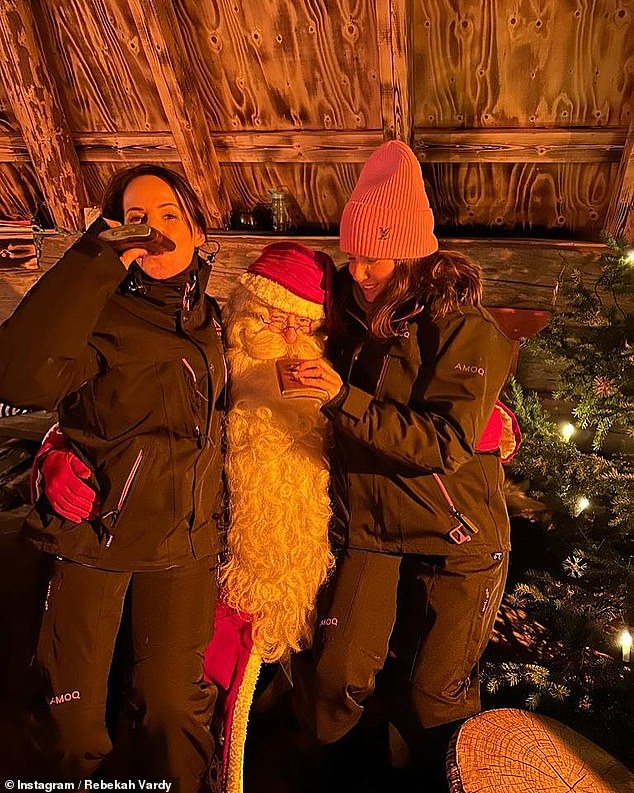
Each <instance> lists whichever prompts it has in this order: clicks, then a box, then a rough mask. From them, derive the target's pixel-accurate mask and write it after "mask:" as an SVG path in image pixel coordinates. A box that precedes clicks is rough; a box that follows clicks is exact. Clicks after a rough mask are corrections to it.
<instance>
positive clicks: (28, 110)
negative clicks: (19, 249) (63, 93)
mask: <svg viewBox="0 0 634 793" xmlns="http://www.w3.org/2000/svg"><path fill="white" fill-rule="evenodd" d="M0 75H1V76H2V77H3V80H4V88H5V91H6V94H7V97H8V99H9V102H10V104H11V109H12V110H13V114H14V116H15V118H16V120H17V122H18V124H19V126H20V131H21V133H22V138H23V143H24V146H25V147H26V151H27V152H28V155H29V158H30V161H31V163H32V165H33V170H34V172H35V175H36V178H37V181H38V186H39V188H40V190H41V192H42V195H43V196H44V200H45V201H46V205H47V207H48V210H49V212H50V214H51V216H52V218H53V220H54V222H55V223H56V225H57V226H59V227H60V228H65V229H69V230H71V229H80V228H82V223H83V208H84V207H85V206H87V205H88V201H87V198H86V196H87V193H86V188H85V185H84V182H83V178H82V176H81V171H80V166H79V160H78V158H77V153H76V152H75V149H74V147H73V142H72V137H71V132H70V128H69V126H68V123H67V121H66V117H65V115H64V111H63V109H62V104H61V102H60V98H59V92H58V90H57V86H56V85H55V82H54V80H53V78H52V77H51V72H50V70H49V68H48V66H47V63H46V58H45V56H44V51H43V48H42V45H41V42H40V38H39V35H38V32H37V22H36V20H35V15H34V12H33V5H32V3H30V2H28V1H27V0H0ZM20 159H21V160H22V161H24V157H23V156H22V157H21V158H20Z"/></svg>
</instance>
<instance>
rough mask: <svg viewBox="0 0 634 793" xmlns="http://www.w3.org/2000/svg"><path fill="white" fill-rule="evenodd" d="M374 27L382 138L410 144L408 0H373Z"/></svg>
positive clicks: (411, 132) (412, 70)
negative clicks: (376, 38)
mask: <svg viewBox="0 0 634 793" xmlns="http://www.w3.org/2000/svg"><path fill="white" fill-rule="evenodd" d="M376 24H377V35H378V53H379V77H380V83H381V89H380V90H381V114H382V117H383V136H384V138H385V139H389V138H398V139H399V140H403V141H405V142H406V143H411V140H412V134H413V126H414V120H413V89H412V75H413V73H414V68H413V63H412V57H413V46H412V0H376Z"/></svg>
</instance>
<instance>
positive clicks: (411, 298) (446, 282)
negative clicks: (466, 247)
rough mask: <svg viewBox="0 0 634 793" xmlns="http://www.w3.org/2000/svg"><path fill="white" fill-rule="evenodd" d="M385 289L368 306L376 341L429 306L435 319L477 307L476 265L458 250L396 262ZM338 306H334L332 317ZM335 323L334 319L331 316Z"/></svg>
mask: <svg viewBox="0 0 634 793" xmlns="http://www.w3.org/2000/svg"><path fill="white" fill-rule="evenodd" d="M395 265H396V266H395V268H394V274H393V276H392V278H391V279H390V281H389V283H388V284H387V286H386V287H385V290H384V291H383V292H382V293H381V294H380V295H379V296H378V297H377V299H376V301H375V302H374V303H372V304H371V305H370V309H369V311H368V316H367V319H368V327H369V329H370V333H371V334H372V335H373V336H374V337H375V338H378V339H389V338H391V337H392V336H395V335H396V333H397V327H396V325H397V323H398V321H402V320H403V319H406V318H407V316H408V315H412V314H413V313H415V312H416V311H419V310H420V309H421V308H422V307H423V306H424V305H428V306H430V310H431V313H432V316H433V317H434V318H435V319H438V318H440V317H444V316H446V315H447V314H449V313H450V312H452V311H458V310H460V307H461V306H464V305H469V304H470V305H480V302H481V300H482V274H481V270H480V267H479V265H477V264H476V263H475V262H473V261H471V259H469V257H468V256H465V255H464V254H463V253H459V252H458V251H436V252H435V253H432V254H431V255H430V256H426V257H425V258H423V259H397V260H396V262H395ZM339 308H340V307H339V306H337V305H335V307H334V309H335V315H336V314H338V309H339ZM335 322H336V317H335Z"/></svg>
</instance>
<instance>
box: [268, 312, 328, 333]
mask: <svg viewBox="0 0 634 793" xmlns="http://www.w3.org/2000/svg"><path fill="white" fill-rule="evenodd" d="M260 322H261V323H262V324H263V325H266V326H267V327H269V328H271V329H272V330H275V331H277V332H278V333H283V332H284V331H285V330H287V329H288V328H292V329H293V330H294V331H295V332H296V333H303V334H304V335H305V336H310V335H311V334H313V333H315V331H316V330H317V329H318V328H319V326H320V325H321V324H322V323H321V320H319V319H310V317H299V316H298V315H297V314H292V313H290V314H287V313H286V312H285V311H271V312H270V314H269V316H268V318H267V317H265V316H264V315H263V314H260Z"/></svg>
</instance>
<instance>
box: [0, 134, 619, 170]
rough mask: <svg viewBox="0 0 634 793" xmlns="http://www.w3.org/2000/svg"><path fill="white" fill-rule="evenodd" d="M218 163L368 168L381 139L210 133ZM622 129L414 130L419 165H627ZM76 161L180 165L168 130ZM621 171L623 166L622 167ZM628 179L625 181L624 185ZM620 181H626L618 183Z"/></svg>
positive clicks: (19, 153)
mask: <svg viewBox="0 0 634 793" xmlns="http://www.w3.org/2000/svg"><path fill="white" fill-rule="evenodd" d="M212 139H213V143H214V148H215V152H216V156H217V159H218V162H220V163H222V164H228V163H270V162H288V163H327V162H342V161H344V162H359V163H362V162H365V161H366V160H367V158H368V157H369V156H370V154H371V153H372V152H373V151H374V149H376V147H377V146H378V145H379V144H380V143H381V142H382V140H383V133H382V132H381V131H380V130H367V131H359V132H343V131H341V132H337V133H336V134H334V135H333V133H332V132H331V131H327V130H324V131H309V130H306V131H302V132H299V133H298V132H290V131H289V132H235V133H234V132H230V133H214V134H213V135H212ZM626 139H627V130H626V129H625V128H617V127H615V128H605V127H592V128H590V129H587V130H573V131H568V130H553V129H548V130H533V129H530V130H527V129H496V130H486V131H484V130H475V131H474V130H464V131H455V130H454V131H450V130H439V129H425V130H417V132H416V135H415V139H414V151H415V152H416V153H417V155H418V157H419V158H420V160H421V161H422V162H500V163H503V162H510V163H517V162H551V163H575V162H576V163H596V162H619V161H620V160H621V159H623V162H626V163H627V162H628V161H630V160H631V154H630V155H629V159H628V157H627V156H626V155H625V153H624V149H625V142H626ZM73 143H74V146H75V149H76V151H77V156H78V158H79V161H80V162H85V163H89V162H121V163H133V162H180V161H181V158H180V153H179V151H178V149H177V147H176V142H175V140H174V136H173V135H172V133H171V132H149V133H148V132H124V133H120V132H116V133H111V132H87V133H81V134H79V135H74V136H73ZM29 160H30V158H29V152H28V149H27V147H26V144H25V143H24V140H23V138H21V137H20V136H19V135H7V134H3V133H0V162H29ZM624 167H625V166H624ZM625 181H627V180H625ZM620 183H623V180H621V182H620Z"/></svg>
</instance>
